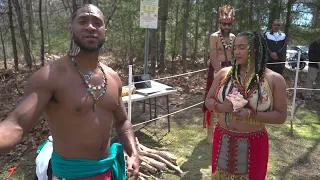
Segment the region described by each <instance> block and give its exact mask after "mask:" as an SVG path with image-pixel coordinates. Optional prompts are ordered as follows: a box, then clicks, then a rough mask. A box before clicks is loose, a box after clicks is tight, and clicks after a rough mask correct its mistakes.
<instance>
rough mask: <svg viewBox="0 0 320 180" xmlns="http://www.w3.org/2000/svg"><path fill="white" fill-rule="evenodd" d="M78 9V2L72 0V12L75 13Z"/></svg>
mask: <svg viewBox="0 0 320 180" xmlns="http://www.w3.org/2000/svg"><path fill="white" fill-rule="evenodd" d="M77 8H78V5H77V0H72V10H73V12H74V11H75V10H76V9H77Z"/></svg>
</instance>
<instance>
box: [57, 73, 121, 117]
mask: <svg viewBox="0 0 320 180" xmlns="http://www.w3.org/2000/svg"><path fill="white" fill-rule="evenodd" d="M101 83H102V82H99V81H98V80H96V82H95V83H92V84H94V85H96V86H98V85H100V84H101ZM59 86H60V88H59V89H58V90H57V92H55V93H54V98H55V100H56V101H57V103H58V105H59V106H60V107H63V108H65V109H66V110H67V109H69V110H71V111H78V112H79V111H82V112H83V111H92V110H93V109H94V106H96V108H99V109H101V108H102V109H105V110H110V111H112V110H114V109H115V108H116V107H117V106H118V104H119V102H118V101H119V89H118V85H117V83H116V82H115V81H114V80H113V79H112V78H109V79H108V80H107V83H106V88H105V89H104V88H100V89H92V88H89V87H88V85H87V84H86V83H84V81H82V79H80V78H79V77H78V78H77V77H72V78H68V79H65V80H64V81H62V82H61V83H59ZM92 94H93V95H92Z"/></svg>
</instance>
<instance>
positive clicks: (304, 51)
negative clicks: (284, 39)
mask: <svg viewBox="0 0 320 180" xmlns="http://www.w3.org/2000/svg"><path fill="white" fill-rule="evenodd" d="M298 51H300V52H301V57H300V61H301V62H300V65H299V69H300V70H302V69H304V68H305V67H306V65H307V63H306V61H309V57H308V51H309V48H308V47H306V46H287V53H286V58H287V61H288V64H289V66H290V67H291V68H293V69H295V68H296V67H297V61H298Z"/></svg>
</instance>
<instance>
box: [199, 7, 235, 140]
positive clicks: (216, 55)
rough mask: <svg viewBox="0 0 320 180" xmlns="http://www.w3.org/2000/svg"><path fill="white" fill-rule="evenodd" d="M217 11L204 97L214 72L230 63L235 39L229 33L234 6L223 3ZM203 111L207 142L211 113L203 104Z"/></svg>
mask: <svg viewBox="0 0 320 180" xmlns="http://www.w3.org/2000/svg"><path fill="white" fill-rule="evenodd" d="M218 13H219V23H220V25H219V27H220V30H219V31H217V32H215V33H213V34H211V36H210V64H209V70H208V76H207V86H206V93H205V98H206V96H207V93H208V91H209V89H210V87H211V84H212V81H213V79H214V73H216V72H218V71H220V69H221V68H224V67H227V66H230V65H231V54H232V46H233V41H234V39H235V35H234V34H232V33H231V28H232V25H233V23H234V21H235V18H234V8H233V7H232V6H230V5H225V6H222V7H220V8H219V12H218ZM203 112H204V119H203V127H204V128H206V127H208V128H207V130H208V142H209V143H212V130H213V129H212V128H213V119H212V118H213V114H212V113H211V112H210V111H208V109H207V108H206V107H205V106H203Z"/></svg>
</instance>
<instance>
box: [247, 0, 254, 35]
mask: <svg viewBox="0 0 320 180" xmlns="http://www.w3.org/2000/svg"><path fill="white" fill-rule="evenodd" d="M253 4H254V1H253V0H249V13H248V18H249V19H248V20H249V21H248V22H249V23H248V24H249V29H253V23H254V22H253V17H254V11H253Z"/></svg>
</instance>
